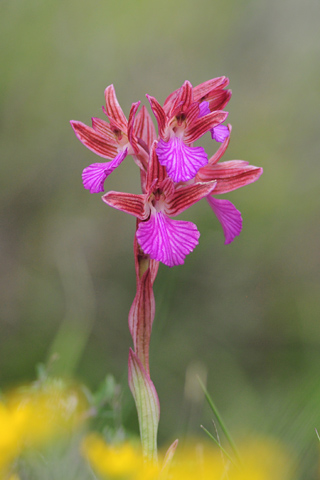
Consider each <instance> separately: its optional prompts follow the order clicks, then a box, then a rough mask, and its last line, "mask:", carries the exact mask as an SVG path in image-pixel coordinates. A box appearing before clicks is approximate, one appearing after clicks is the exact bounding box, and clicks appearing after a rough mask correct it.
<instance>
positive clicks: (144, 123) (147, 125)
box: [134, 105, 157, 149]
mask: <svg viewBox="0 0 320 480" xmlns="http://www.w3.org/2000/svg"><path fill="white" fill-rule="evenodd" d="M134 131H135V134H136V137H137V138H138V142H139V141H140V142H141V140H142V142H143V144H145V145H146V146H147V147H148V149H150V148H151V145H152V144H153V142H154V140H156V138H157V134H156V130H155V128H154V125H153V122H152V119H151V116H150V114H149V112H148V110H147V109H146V107H145V106H144V105H143V106H142V108H141V110H140V112H139V113H138V115H137V117H136V121H135V123H134Z"/></svg>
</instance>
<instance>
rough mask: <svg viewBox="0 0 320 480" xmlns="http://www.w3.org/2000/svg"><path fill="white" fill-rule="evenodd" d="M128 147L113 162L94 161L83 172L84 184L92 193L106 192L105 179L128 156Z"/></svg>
mask: <svg viewBox="0 0 320 480" xmlns="http://www.w3.org/2000/svg"><path fill="white" fill-rule="evenodd" d="M127 152H128V149H127V148H126V149H125V150H123V151H122V152H120V153H119V154H118V155H117V156H116V158H114V159H113V160H112V161H111V162H106V163H93V164H92V165H89V167H87V168H85V169H84V170H83V172H82V181H83V186H84V188H86V189H87V190H89V191H90V193H99V192H104V181H105V179H106V178H107V177H108V176H109V175H110V173H112V172H113V171H114V170H115V169H116V168H117V167H118V166H119V165H120V163H121V162H122V161H123V160H124V159H125V158H126V156H127Z"/></svg>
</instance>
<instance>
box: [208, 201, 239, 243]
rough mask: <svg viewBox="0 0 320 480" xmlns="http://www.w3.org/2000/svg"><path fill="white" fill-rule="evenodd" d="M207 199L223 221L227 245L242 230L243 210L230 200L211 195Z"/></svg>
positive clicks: (221, 221) (220, 220)
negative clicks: (238, 208) (240, 210)
mask: <svg viewBox="0 0 320 480" xmlns="http://www.w3.org/2000/svg"><path fill="white" fill-rule="evenodd" d="M207 200H208V202H209V205H210V207H211V208H212V210H213V211H214V213H215V215H216V216H217V218H218V220H219V222H220V223H221V226H222V229H223V233H224V237H225V242H224V244H225V245H227V244H228V243H231V242H232V241H233V240H234V238H235V237H236V236H237V235H240V232H241V230H242V217H241V212H239V210H237V209H236V207H235V206H234V205H233V204H232V203H231V202H230V201H229V200H225V199H217V198H214V197H211V196H210V195H209V196H208V197H207Z"/></svg>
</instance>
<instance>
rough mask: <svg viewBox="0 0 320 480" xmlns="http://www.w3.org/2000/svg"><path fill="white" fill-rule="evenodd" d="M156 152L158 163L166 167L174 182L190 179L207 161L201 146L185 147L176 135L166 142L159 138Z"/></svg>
mask: <svg viewBox="0 0 320 480" xmlns="http://www.w3.org/2000/svg"><path fill="white" fill-rule="evenodd" d="M156 152H157V155H158V159H159V162H160V164H161V165H164V166H165V167H166V169H167V173H168V175H169V177H171V178H172V180H173V181H175V182H186V181H188V180H191V179H192V178H194V177H195V176H196V174H197V172H198V170H199V169H200V168H201V167H204V166H205V165H207V163H208V157H207V154H206V152H205V150H204V149H203V148H202V147H187V145H185V144H184V143H183V141H182V140H181V139H179V138H177V137H173V138H171V139H170V140H169V141H168V142H165V141H163V140H159V143H158V146H157V149H156Z"/></svg>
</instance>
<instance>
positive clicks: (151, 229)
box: [136, 212, 200, 267]
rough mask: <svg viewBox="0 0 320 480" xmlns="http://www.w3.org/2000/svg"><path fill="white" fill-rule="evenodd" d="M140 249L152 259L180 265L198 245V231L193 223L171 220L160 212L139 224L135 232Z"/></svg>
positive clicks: (171, 264) (170, 265) (169, 264)
mask: <svg viewBox="0 0 320 480" xmlns="http://www.w3.org/2000/svg"><path fill="white" fill-rule="evenodd" d="M136 236H137V240H138V242H139V244H140V246H141V248H142V250H143V251H144V252H145V253H147V254H148V255H150V257H151V258H152V259H153V260H158V261H159V262H162V263H164V264H165V265H168V266H169V267H173V266H175V265H182V264H183V263H184V259H185V257H186V255H188V253H190V252H192V250H193V249H194V248H195V247H196V245H198V243H199V241H198V240H199V237H200V233H199V231H198V229H197V227H196V225H195V224H194V223H191V222H185V221H182V220H172V219H171V218H169V217H167V216H166V215H165V214H164V213H162V212H157V213H156V214H154V215H151V217H150V219H149V220H147V221H146V222H141V223H140V224H139V227H138V230H137V232H136Z"/></svg>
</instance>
